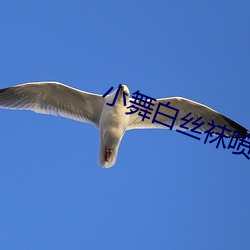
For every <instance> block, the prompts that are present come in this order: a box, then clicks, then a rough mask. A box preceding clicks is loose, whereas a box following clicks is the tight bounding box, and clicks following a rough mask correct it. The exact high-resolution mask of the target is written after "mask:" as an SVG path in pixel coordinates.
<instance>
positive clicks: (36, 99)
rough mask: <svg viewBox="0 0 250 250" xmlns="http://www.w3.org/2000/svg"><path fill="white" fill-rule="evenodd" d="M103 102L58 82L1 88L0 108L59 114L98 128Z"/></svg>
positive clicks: (93, 95) (101, 99) (95, 96)
mask: <svg viewBox="0 0 250 250" xmlns="http://www.w3.org/2000/svg"><path fill="white" fill-rule="evenodd" d="M103 105H104V99H103V98H102V96H101V95H96V94H92V93H88V92H84V91H81V90H78V89H74V88H71V87H69V86H66V85H64V84H61V83H58V82H33V83H26V84H20V85H17V86H14V87H10V88H5V89H0V107H1V108H8V109H24V110H32V111H35V112H37V113H42V114H51V115H60V116H63V117H67V118H70V119H74V120H77V121H82V122H88V123H92V124H93V125H95V126H97V127H98V125H99V119H100V116H101V112H102V108H103Z"/></svg>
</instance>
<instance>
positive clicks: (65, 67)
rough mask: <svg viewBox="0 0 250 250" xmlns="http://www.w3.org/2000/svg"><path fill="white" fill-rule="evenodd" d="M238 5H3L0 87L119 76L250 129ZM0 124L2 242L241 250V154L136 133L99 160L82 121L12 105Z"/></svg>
mask: <svg viewBox="0 0 250 250" xmlns="http://www.w3.org/2000/svg"><path fill="white" fill-rule="evenodd" d="M249 13H250V2H249V1H247V0H246V1H241V0H237V1H232V0H225V1H222V0H216V1H215V0H214V1H213V0H210V1H198V0H197V1H194V0H189V1H110V0H106V1H93V0H92V1H80V0H79V1H53V0H49V1H47V0H43V1H26V0H23V1H17V0H13V1H1V3H0V23H1V25H0V88H4V87H8V86H12V85H15V84H19V83H25V82H30V81H46V80H49V81H60V82H62V83H65V84H68V85H70V86H73V87H75V88H79V89H82V90H86V91H89V92H93V93H99V94H103V93H105V92H106V91H107V90H108V89H109V88H110V87H111V86H113V87H117V86H118V84H120V83H125V84H127V85H128V87H129V88H130V91H131V92H132V93H133V92H135V91H137V90H140V92H141V93H144V94H146V95H149V96H152V97H154V98H160V97H170V96H183V97H186V98H190V99H192V100H196V101H198V102H201V103H204V104H206V105H208V106H210V107H212V108H214V109H216V110H217V111H219V112H221V113H223V114H224V115H227V116H228V117H230V118H231V119H233V120H235V121H237V122H238V123H240V124H242V125H243V126H245V127H247V128H250V116H249V90H250V73H249V72H250V71H249V68H250V45H249V44H250V43H249V39H250V31H249V27H250V18H249ZM0 121H1V123H0V128H1V140H0V248H1V249H5V250H13V249H15V250H16V249H25V250H29V249H32V250H40V249H47V250H49V249H60V250H64V249H75V250H78V249H109V250H110V249H160V250H164V249H170V250H171V249H174V250H179V249H181V250H183V249H192V250H195V249H197V250H198V249H199V250H200V249H203V250H210V249H216V250H217V249H227V250H231V249H232V250H235V249H242V250H245V249H250V213H249V211H250V161H248V160H247V159H246V158H245V157H244V156H243V155H233V154H232V150H229V149H222V148H221V147H220V148H219V149H216V147H215V146H216V145H215V144H209V145H208V144H206V145H205V144H204V143H203V141H202V140H201V141H197V140H195V139H192V138H189V137H187V136H185V135H182V134H180V133H176V132H174V131H168V130H146V131H145V130H144V131H139V130H134V131H129V132H127V134H126V135H125V137H124V139H123V141H122V144H121V146H120V151H119V155H118V160H117V164H116V165H115V167H113V168H111V169H103V168H101V167H99V166H98V165H97V157H98V150H99V134H98V130H96V128H94V127H92V126H91V125H88V124H84V123H80V122H76V121H73V120H68V119H65V118H60V117H54V116H46V115H39V114H36V113H33V112H30V111H11V110H0ZM227 143H228V141H227V142H226V144H227Z"/></svg>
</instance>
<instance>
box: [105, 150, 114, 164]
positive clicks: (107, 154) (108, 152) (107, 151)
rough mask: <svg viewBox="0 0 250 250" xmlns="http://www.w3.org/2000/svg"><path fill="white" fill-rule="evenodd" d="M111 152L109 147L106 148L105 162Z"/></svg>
mask: <svg viewBox="0 0 250 250" xmlns="http://www.w3.org/2000/svg"><path fill="white" fill-rule="evenodd" d="M111 153H112V150H111V149H106V152H105V161H107V162H108V161H109V159H110V156H111Z"/></svg>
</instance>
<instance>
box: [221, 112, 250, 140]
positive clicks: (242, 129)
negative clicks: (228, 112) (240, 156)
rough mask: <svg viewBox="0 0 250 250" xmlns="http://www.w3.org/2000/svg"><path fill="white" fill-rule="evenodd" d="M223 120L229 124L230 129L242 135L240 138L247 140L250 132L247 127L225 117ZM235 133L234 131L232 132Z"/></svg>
mask: <svg viewBox="0 0 250 250" xmlns="http://www.w3.org/2000/svg"><path fill="white" fill-rule="evenodd" d="M223 118H224V119H225V120H226V121H227V122H228V123H229V125H230V127H232V128H233V129H234V130H236V131H239V132H240V133H241V135H240V138H246V137H247V135H249V133H250V131H249V130H248V129H246V128H245V127H243V126H241V125H240V124H239V123H237V122H235V121H233V120H231V119H230V118H228V117H226V116H224V115H223ZM232 132H233V131H232Z"/></svg>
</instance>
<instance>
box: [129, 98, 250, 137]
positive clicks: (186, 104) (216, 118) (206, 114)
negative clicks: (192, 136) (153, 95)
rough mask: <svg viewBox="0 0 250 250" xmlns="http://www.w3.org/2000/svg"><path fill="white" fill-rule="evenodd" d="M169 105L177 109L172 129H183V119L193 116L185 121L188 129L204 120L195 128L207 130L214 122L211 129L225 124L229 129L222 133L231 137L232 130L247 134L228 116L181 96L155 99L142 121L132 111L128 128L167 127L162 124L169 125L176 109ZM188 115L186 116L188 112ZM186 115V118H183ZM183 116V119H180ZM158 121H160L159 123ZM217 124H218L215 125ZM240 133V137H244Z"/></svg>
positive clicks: (245, 130)
mask: <svg viewBox="0 0 250 250" xmlns="http://www.w3.org/2000/svg"><path fill="white" fill-rule="evenodd" d="M159 103H161V104H163V105H160V108H159V110H158V112H157V116H156V117H155V120H156V121H158V122H156V121H154V123H153V122H152V121H153V118H154V115H155V112H156V110H157V107H158V104H159ZM167 105H169V106H170V107H172V108H174V109H177V110H179V112H178V115H177V117H176V120H175V123H174V126H173V129H175V130H176V129H180V130H185V129H184V128H183V127H180V125H182V124H184V123H185V120H184V119H186V120H189V119H190V118H193V119H192V121H190V122H189V123H187V124H186V125H185V127H188V128H189V129H193V128H195V127H196V126H197V124H198V123H199V124H200V123H202V122H204V124H203V125H201V126H200V127H198V126H197V127H198V128H197V130H199V131H201V132H205V131H207V130H209V129H210V128H211V127H212V126H210V125H209V124H208V123H212V121H213V122H214V124H215V125H216V126H215V128H214V129H213V131H214V132H218V133H219V132H221V131H222V130H221V128H220V127H218V126H221V127H224V125H226V128H227V129H229V130H231V132H229V131H227V130H226V131H225V132H224V134H225V135H226V136H229V137H231V136H232V134H233V132H234V130H237V131H239V132H241V133H243V134H244V135H247V134H248V133H249V131H248V130H247V129H246V128H244V127H243V126H241V125H240V124H238V123H236V122H235V121H233V120H231V119H230V118H228V117H226V116H224V115H222V114H220V113H218V112H217V111H215V110H213V109H211V108H209V107H207V106H205V105H203V104H201V103H198V102H195V101H192V100H189V99H186V98H182V97H170V98H162V99H157V100H156V102H155V105H154V106H153V107H152V108H153V111H150V112H152V114H151V116H150V119H144V121H142V117H141V116H139V115H138V113H134V114H131V115H130V121H129V126H128V128H127V129H128V130H130V129H150V128H165V129H168V128H169V127H167V126H165V125H163V124H168V125H171V124H172V122H173V119H172V118H171V117H174V116H175V114H176V111H175V110H174V109H171V108H169V107H167ZM190 112H191V113H192V114H190V115H189V116H187V115H188V114H189V113H190ZM161 113H162V114H161ZM164 114H166V115H169V116H170V117H167V116H164ZM147 116H149V115H147ZM185 116H187V117H186V118H184V117H185ZM200 117H202V118H201V119H200V120H198V119H199V118H200ZM182 118H184V119H182ZM159 122H160V123H159ZM161 123H162V124H161ZM217 125H218V126H217ZM244 135H242V136H241V137H245V136H244Z"/></svg>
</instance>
